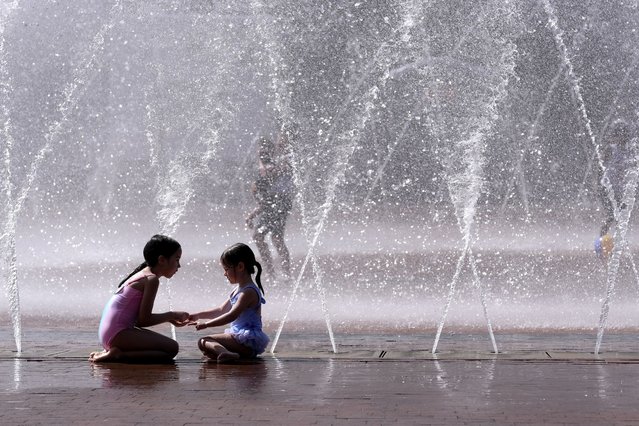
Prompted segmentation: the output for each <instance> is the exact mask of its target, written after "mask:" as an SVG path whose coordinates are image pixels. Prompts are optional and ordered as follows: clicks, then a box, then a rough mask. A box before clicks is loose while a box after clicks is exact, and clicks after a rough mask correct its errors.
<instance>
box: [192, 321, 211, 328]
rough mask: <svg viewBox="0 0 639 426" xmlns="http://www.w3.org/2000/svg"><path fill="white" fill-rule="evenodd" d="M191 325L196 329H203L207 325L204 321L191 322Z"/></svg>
mask: <svg viewBox="0 0 639 426" xmlns="http://www.w3.org/2000/svg"><path fill="white" fill-rule="evenodd" d="M192 325H194V326H195V329H196V330H204V329H205V328H207V327H208V325H207V324H206V322H196V323H193V324H192Z"/></svg>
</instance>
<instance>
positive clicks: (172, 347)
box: [164, 340, 180, 358]
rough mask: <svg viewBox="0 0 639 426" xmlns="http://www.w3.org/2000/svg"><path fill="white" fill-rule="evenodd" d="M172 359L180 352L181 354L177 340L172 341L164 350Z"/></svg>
mask: <svg viewBox="0 0 639 426" xmlns="http://www.w3.org/2000/svg"><path fill="white" fill-rule="evenodd" d="M164 351H165V352H166V353H167V354H168V355H169V356H170V357H171V358H173V357H175V356H176V355H177V354H178V352H180V344H179V343H178V342H176V341H175V340H171V342H170V343H168V344H167V346H166V348H165V350H164Z"/></svg>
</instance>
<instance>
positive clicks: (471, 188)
mask: <svg viewBox="0 0 639 426" xmlns="http://www.w3.org/2000/svg"><path fill="white" fill-rule="evenodd" d="M484 13H490V16H491V17H492V19H496V20H501V21H502V22H503V23H504V24H506V27H505V28H502V31H504V32H506V33H508V32H509V29H508V25H509V22H512V20H513V19H514V18H513V15H514V10H513V7H512V5H509V4H501V3H497V2H495V3H492V6H491V5H489V6H488V7H487V8H486V9H485V10H484ZM495 23H497V22H495ZM479 41H481V40H479ZM491 41H492V42H493V43H494V44H495V45H494V46H493V48H494V50H493V52H494V53H497V54H498V55H497V56H496V57H493V58H490V57H488V56H486V58H485V60H487V61H488V63H487V64H485V67H486V68H485V70H484V76H483V79H484V80H485V84H487V85H488V86H489V87H491V91H490V96H487V97H486V99H485V103H483V104H482V103H478V104H476V105H474V108H475V110H474V111H472V112H469V113H468V114H469V116H470V117H471V118H470V119H469V121H468V122H467V123H465V124H464V125H465V126H466V127H467V129H466V130H463V131H462V132H461V134H462V135H463V134H467V135H468V136H467V137H466V138H464V139H462V140H460V141H458V142H453V140H454V139H453V138H454V136H453V137H450V135H448V133H447V131H448V129H446V128H442V127H440V128H439V129H437V130H438V136H439V138H440V139H442V140H443V141H445V142H446V143H445V144H444V145H443V147H442V153H443V154H444V156H443V160H442V165H443V167H444V176H445V178H446V183H447V185H448V190H449V193H450V197H451V200H452V202H453V206H454V208H455V215H456V217H457V222H458V225H459V229H460V232H461V234H462V242H463V247H462V250H461V254H460V257H459V258H458V260H457V267H456V269H455V273H454V275H453V278H452V281H451V283H450V285H449V292H448V297H447V300H446V305H445V307H444V311H443V313H442V317H441V319H440V321H439V323H438V327H437V333H436V335H435V341H434V343H433V348H432V352H433V353H434V352H436V351H437V346H438V344H439V339H440V337H441V333H442V330H443V327H444V323H445V321H446V318H447V316H448V311H449V309H450V306H451V304H452V300H453V296H454V294H455V291H456V286H457V282H458V280H459V277H460V274H461V271H462V267H463V266H464V265H465V263H466V262H467V263H468V264H469V265H470V267H471V271H472V274H473V279H474V283H475V285H476V286H477V287H478V288H479V290H480V299H481V304H482V308H483V313H484V318H485V320H486V324H487V328H488V333H489V336H490V340H491V343H492V345H493V349H494V351H495V353H497V352H498V350H497V344H496V341H495V337H494V333H493V330H492V324H491V320H490V318H489V316H488V309H487V304H486V289H485V287H484V285H483V284H482V282H481V279H480V278H479V273H478V271H477V266H476V262H475V259H474V256H473V253H472V245H473V242H474V240H475V239H476V230H475V214H476V208H477V202H478V200H479V197H480V195H481V193H482V187H483V185H484V175H483V173H484V172H483V166H484V162H485V158H484V151H485V149H486V143H487V142H486V140H487V138H488V136H489V134H490V132H491V129H492V127H493V125H494V123H495V121H496V120H497V108H498V106H499V104H500V102H501V101H502V100H503V98H504V97H505V96H506V94H507V86H508V83H509V81H510V78H511V76H513V75H514V69H515V54H516V47H515V45H514V44H513V43H512V42H511V41H510V39H509V37H508V36H506V35H504V36H502V37H499V36H496V37H495V38H494V39H493V40H491ZM482 60H483V59H482ZM491 68H492V69H494V70H496V71H495V74H494V75H492V72H491V71H489V70H491ZM471 105H472V104H471ZM439 118H440V119H442V118H443V119H444V120H442V123H441V124H440V126H442V125H444V124H445V123H444V121H446V118H447V117H443V116H440V117H439Z"/></svg>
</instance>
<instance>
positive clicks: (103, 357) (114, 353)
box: [89, 348, 122, 362]
mask: <svg viewBox="0 0 639 426" xmlns="http://www.w3.org/2000/svg"><path fill="white" fill-rule="evenodd" d="M121 356H122V352H121V351H120V349H118V348H111V349H109V350H108V351H102V352H92V353H91V355H89V361H91V362H109V361H117V360H118V359H119V358H120V357H121Z"/></svg>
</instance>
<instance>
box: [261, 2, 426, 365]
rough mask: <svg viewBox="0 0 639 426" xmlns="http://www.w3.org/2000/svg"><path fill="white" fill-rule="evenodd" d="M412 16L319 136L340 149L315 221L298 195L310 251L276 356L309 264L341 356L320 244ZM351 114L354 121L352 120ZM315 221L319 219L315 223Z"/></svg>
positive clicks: (394, 33) (301, 184)
mask: <svg viewBox="0 0 639 426" xmlns="http://www.w3.org/2000/svg"><path fill="white" fill-rule="evenodd" d="M409 16H411V15H410V13H406V14H405V15H404V20H403V22H402V24H401V25H400V26H398V28H396V29H395V30H394V31H392V34H391V40H390V41H384V42H382V43H381V44H380V46H379V47H378V49H377V50H376V52H375V54H374V55H373V56H372V58H371V60H370V61H369V62H368V63H367V66H366V67H365V69H364V71H363V72H362V74H361V76H359V77H355V81H354V83H353V84H352V85H351V86H350V89H349V92H348V95H347V96H346V99H345V101H344V102H343V103H342V105H341V107H340V108H339V109H338V111H337V114H336V115H335V117H333V118H332V119H331V121H330V127H329V129H328V131H327V132H326V134H324V133H323V132H321V131H320V132H319V133H318V136H319V138H320V144H319V146H335V147H336V149H335V156H334V159H335V161H334V163H333V165H332V167H331V168H330V173H329V177H328V182H327V184H326V185H325V188H324V201H323V203H322V204H321V205H320V206H319V207H318V209H317V211H318V213H317V214H316V215H315V218H311V217H309V216H308V215H307V213H306V211H307V207H306V206H305V204H306V203H305V200H304V196H303V192H302V191H301V190H300V191H299V192H298V200H299V204H300V206H301V210H302V221H303V228H304V232H305V235H306V239H307V242H308V245H309V248H308V251H307V254H306V256H305V258H304V261H303V263H302V266H301V268H300V271H299V273H298V276H297V279H296V280H295V284H294V286H293V290H292V291H291V293H290V296H289V300H288V303H287V306H286V309H285V312H284V316H283V318H282V320H281V322H280V325H279V327H278V329H277V331H276V335H275V338H274V339H273V343H272V345H271V353H273V352H274V351H275V348H276V347H277V343H278V341H279V338H280V336H281V333H282V330H283V329H284V325H285V323H286V321H287V319H288V315H289V312H290V309H291V307H292V305H293V302H294V300H295V298H296V297H297V292H298V291H299V286H300V283H301V281H302V278H303V275H304V273H305V270H306V267H307V265H308V263H309V262H310V263H311V264H312V266H313V270H314V275H315V288H316V289H317V291H318V293H319V295H320V300H321V304H322V312H323V313H324V319H325V322H326V324H327V328H328V332H329V337H330V340H331V345H332V347H333V352H335V353H337V347H336V345H335V338H334V336H333V331H332V326H331V324H330V315H329V312H328V308H327V306H326V296H325V290H324V286H323V285H322V272H321V269H320V268H319V264H318V262H317V257H316V254H315V251H316V248H317V246H318V244H319V241H320V237H321V236H322V234H323V233H324V229H325V226H326V222H327V219H328V217H329V214H330V212H331V211H332V209H333V206H334V204H335V200H336V197H337V195H338V189H339V185H340V184H341V182H343V180H344V177H345V175H346V172H347V169H348V165H349V163H350V160H351V157H352V156H353V154H354V153H355V151H356V150H357V148H358V147H359V144H360V140H361V138H362V134H363V133H364V130H365V128H366V126H367V124H368V123H369V122H370V121H371V120H372V118H373V112H374V111H375V110H376V109H377V107H378V104H379V96H380V92H381V91H382V90H383V89H384V87H385V86H386V83H387V81H388V80H389V78H391V74H390V72H391V69H392V66H393V64H394V63H396V62H397V57H396V55H397V53H396V51H394V50H393V48H394V47H395V48H396V47H397V46H398V45H401V44H402V43H408V41H409V40H410V37H409V29H410V26H412V25H413V24H412V23H413V21H412V20H411V19H410V18H409ZM393 38H396V40H393ZM371 76H374V77H373V78H374V83H372V84H371V85H370V87H369V88H368V89H364V90H362V88H363V87H365V86H366V83H367V82H368V81H369V80H370V79H371ZM369 84H370V83H369ZM349 114H350V115H351V116H352V117H354V118H352V119H351V120H348V115H349ZM344 122H346V123H344ZM340 125H341V126H340ZM342 127H343V130H341V131H340V128H342ZM293 158H297V156H293ZM300 169H301V166H300V165H299V163H297V164H294V170H295V173H294V179H295V181H296V184H297V186H298V188H303V187H304V182H303V181H302V178H301V176H300V173H299V171H300ZM313 219H315V220H314V221H313ZM313 222H314V223H313Z"/></svg>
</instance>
